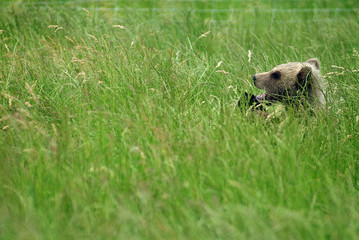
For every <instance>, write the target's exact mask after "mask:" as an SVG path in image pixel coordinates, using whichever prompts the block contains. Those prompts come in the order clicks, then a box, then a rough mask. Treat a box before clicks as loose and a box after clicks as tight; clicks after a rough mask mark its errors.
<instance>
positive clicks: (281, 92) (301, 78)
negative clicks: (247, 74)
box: [253, 58, 326, 108]
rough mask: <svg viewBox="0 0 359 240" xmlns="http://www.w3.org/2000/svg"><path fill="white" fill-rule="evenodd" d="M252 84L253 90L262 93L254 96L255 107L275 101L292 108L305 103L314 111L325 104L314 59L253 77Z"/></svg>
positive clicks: (317, 66)
mask: <svg viewBox="0 0 359 240" xmlns="http://www.w3.org/2000/svg"><path fill="white" fill-rule="evenodd" d="M253 81H254V85H255V86H256V87H257V88H259V89H264V90H265V94H261V95H258V96H256V97H255V98H256V101H255V102H254V103H255V104H257V103H261V102H263V101H266V102H277V101H279V102H283V103H291V104H294V105H296V106H298V105H299V104H302V105H303V104H305V103H309V104H310V105H311V106H313V107H314V108H322V107H323V106H324V105H325V103H326V101H325V98H324V93H325V84H324V81H323V78H322V77H321V75H320V63H319V60H318V59H317V58H312V59H309V60H308V61H306V62H289V63H285V64H281V65H278V66H276V67H275V68H273V69H272V70H270V71H269V72H264V73H256V74H254V75H253Z"/></svg>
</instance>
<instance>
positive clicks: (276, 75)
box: [272, 72, 280, 79]
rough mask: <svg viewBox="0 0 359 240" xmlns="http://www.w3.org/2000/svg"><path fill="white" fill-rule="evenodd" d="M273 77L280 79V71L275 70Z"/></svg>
mask: <svg viewBox="0 0 359 240" xmlns="http://www.w3.org/2000/svg"><path fill="white" fill-rule="evenodd" d="M272 78H274V79H279V78H280V72H274V73H272Z"/></svg>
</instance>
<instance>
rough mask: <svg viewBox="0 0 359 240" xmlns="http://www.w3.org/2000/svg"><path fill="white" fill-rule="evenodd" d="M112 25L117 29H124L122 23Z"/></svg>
mask: <svg viewBox="0 0 359 240" xmlns="http://www.w3.org/2000/svg"><path fill="white" fill-rule="evenodd" d="M112 27H114V28H119V29H126V28H125V27H124V26H122V25H112Z"/></svg>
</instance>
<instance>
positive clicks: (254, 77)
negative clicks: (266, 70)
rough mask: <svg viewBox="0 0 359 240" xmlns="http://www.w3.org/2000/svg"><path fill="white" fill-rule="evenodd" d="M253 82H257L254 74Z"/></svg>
mask: <svg viewBox="0 0 359 240" xmlns="http://www.w3.org/2000/svg"><path fill="white" fill-rule="evenodd" d="M253 81H254V82H255V81H256V75H255V74H253Z"/></svg>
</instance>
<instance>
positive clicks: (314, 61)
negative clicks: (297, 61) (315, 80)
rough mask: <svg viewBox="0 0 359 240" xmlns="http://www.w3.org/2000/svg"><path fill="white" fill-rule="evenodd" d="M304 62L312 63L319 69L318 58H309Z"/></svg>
mask: <svg viewBox="0 0 359 240" xmlns="http://www.w3.org/2000/svg"><path fill="white" fill-rule="evenodd" d="M306 63H309V64H310V65H313V66H314V67H315V68H316V69H318V70H319V69H320V63H319V60H318V58H311V59H309V60H307V61H306Z"/></svg>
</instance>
